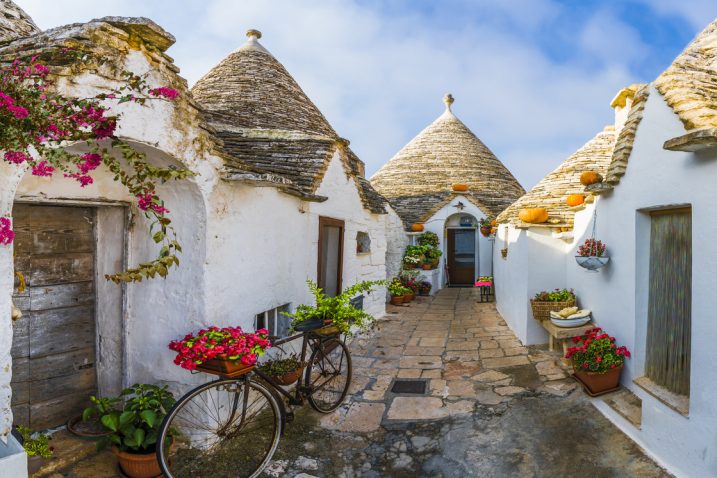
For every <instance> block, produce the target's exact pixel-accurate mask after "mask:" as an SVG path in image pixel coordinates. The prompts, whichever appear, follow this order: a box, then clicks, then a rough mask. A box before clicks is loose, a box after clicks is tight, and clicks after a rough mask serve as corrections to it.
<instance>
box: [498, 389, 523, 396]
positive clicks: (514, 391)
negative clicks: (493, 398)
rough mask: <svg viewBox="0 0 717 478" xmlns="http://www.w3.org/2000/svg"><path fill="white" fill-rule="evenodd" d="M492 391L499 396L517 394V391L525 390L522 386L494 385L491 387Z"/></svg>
mask: <svg viewBox="0 0 717 478" xmlns="http://www.w3.org/2000/svg"><path fill="white" fill-rule="evenodd" d="M493 391H494V392H495V393H497V394H498V395H501V396H505V395H517V394H519V393H524V392H526V390H525V389H524V388H523V387H496V388H494V389H493Z"/></svg>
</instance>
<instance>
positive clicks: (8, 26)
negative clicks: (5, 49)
mask: <svg viewBox="0 0 717 478" xmlns="http://www.w3.org/2000/svg"><path fill="white" fill-rule="evenodd" d="M39 31H40V29H39V28H37V25H35V22H33V21H32V18H30V16H29V15H28V14H27V13H25V11H24V10H23V9H22V8H20V7H18V6H17V5H16V4H15V2H12V1H10V0H0V43H4V42H7V41H10V40H15V39H16V38H22V37H27V36H30V35H33V34H35V33H38V32H39Z"/></svg>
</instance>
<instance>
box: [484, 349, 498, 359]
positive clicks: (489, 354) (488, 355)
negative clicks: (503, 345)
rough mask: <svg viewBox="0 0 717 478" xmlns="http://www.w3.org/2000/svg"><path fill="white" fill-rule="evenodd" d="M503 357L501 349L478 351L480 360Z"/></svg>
mask: <svg viewBox="0 0 717 478" xmlns="http://www.w3.org/2000/svg"><path fill="white" fill-rule="evenodd" d="M503 355H504V354H503V351H502V350H501V349H485V350H484V349H481V351H480V358H481V359H486V358H495V357H502V356H503Z"/></svg>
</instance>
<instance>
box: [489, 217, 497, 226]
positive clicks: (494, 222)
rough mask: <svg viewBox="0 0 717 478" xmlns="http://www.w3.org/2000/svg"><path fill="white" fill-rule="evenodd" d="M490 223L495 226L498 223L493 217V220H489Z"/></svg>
mask: <svg viewBox="0 0 717 478" xmlns="http://www.w3.org/2000/svg"><path fill="white" fill-rule="evenodd" d="M490 225H491V227H496V226H497V225H498V221H496V220H495V219H493V220H491V221H490Z"/></svg>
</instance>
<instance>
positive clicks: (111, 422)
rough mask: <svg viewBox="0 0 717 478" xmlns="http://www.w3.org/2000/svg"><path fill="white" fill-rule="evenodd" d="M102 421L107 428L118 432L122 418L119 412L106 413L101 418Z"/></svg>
mask: <svg viewBox="0 0 717 478" xmlns="http://www.w3.org/2000/svg"><path fill="white" fill-rule="evenodd" d="M100 421H101V422H102V425H104V426H105V428H107V429H108V430H111V431H113V432H116V431H117V430H118V429H119V422H120V420H119V416H118V415H117V413H111V414H109V415H105V416H103V417H102V418H101V419H100Z"/></svg>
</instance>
